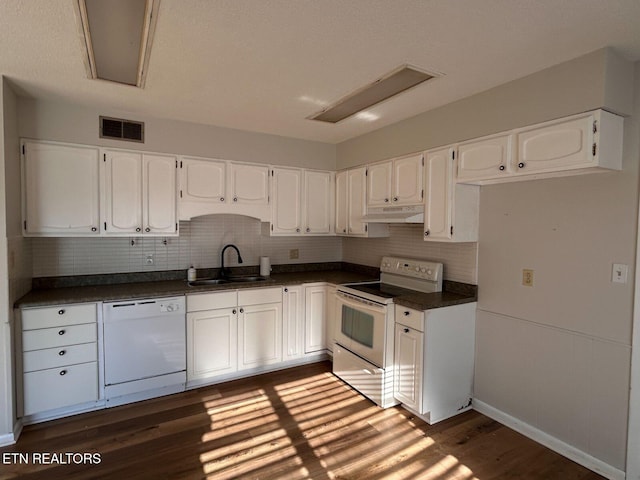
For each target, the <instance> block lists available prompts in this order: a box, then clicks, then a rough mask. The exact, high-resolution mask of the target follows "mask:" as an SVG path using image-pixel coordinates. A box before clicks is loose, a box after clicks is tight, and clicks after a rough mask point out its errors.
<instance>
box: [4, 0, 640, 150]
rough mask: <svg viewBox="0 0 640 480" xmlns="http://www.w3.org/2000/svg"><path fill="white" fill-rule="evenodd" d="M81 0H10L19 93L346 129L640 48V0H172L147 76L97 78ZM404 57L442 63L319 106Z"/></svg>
mask: <svg viewBox="0 0 640 480" xmlns="http://www.w3.org/2000/svg"><path fill="white" fill-rule="evenodd" d="M73 1H74V0H2V1H0V74H2V75H5V76H6V77H8V78H10V79H11V80H12V82H13V84H14V85H16V86H17V90H18V92H19V94H21V95H25V96H30V97H34V98H42V99H48V100H52V101H64V102H71V103H77V104H84V105H93V106H97V107H99V108H109V109H112V110H122V111H126V112H130V113H131V115H132V116H133V117H135V115H136V114H139V115H149V116H154V117H160V118H168V119H175V120H183V121H190V122H196V123H203V124H210V125H217V126H222V127H230V128H237V129H242V130H249V131H257V132H264V133H271V134H276V135H283V136H289V137H297V138H303V139H309V140H318V141H323V142H329V143H338V142H341V141H343V140H346V139H349V138H352V137H355V136H358V135H361V134H363V133H366V132H369V131H372V130H375V129H377V128H380V127H383V126H385V125H389V124H391V123H395V122H397V121H400V120H403V119H405V118H408V117H411V116H414V115H416V114H418V113H421V112H424V111H426V110H430V109H432V108H435V107H438V106H440V105H443V104H446V103H449V102H452V101H455V100H458V99H460V98H463V97H466V96H469V95H472V94H474V93H477V92H480V91H483V90H486V89H489V88H491V87H494V86H496V85H499V84H502V83H505V82H508V81H510V80H514V79H516V78H519V77H522V76H525V75H528V74H530V73H533V72H535V71H538V70H541V69H543V68H546V67H549V66H551V65H554V64H557V63H561V62H563V61H566V60H569V59H572V58H575V57H578V56H580V55H583V54H586V53H589V52H591V51H594V50H597V49H599V48H602V47H607V46H608V47H613V48H614V50H615V51H616V52H617V53H618V54H620V55H622V56H623V57H626V58H627V59H629V60H632V61H636V60H639V59H640V28H639V25H640V1H638V0H606V1H603V0H563V1H558V0H536V1H532V0H161V4H160V10H159V14H158V23H157V29H156V33H155V39H154V44H153V47H152V52H151V59H150V66H149V70H148V73H147V80H146V86H145V88H144V89H143V90H141V89H137V88H134V87H128V86H122V85H117V84H113V83H109V82H105V81H100V80H89V79H87V76H86V71H85V68H84V63H83V55H84V52H83V47H82V45H83V43H82V40H81V37H80V36H79V33H78V32H79V30H78V25H77V22H76V17H75V11H74V4H73ZM402 64H410V65H413V66H416V67H418V68H421V69H425V70H427V71H431V72H436V73H442V74H443V76H442V77H440V78H437V79H436V80H433V81H430V82H426V83H425V84H424V85H421V86H418V87H416V88H414V89H412V90H410V91H408V92H405V93H403V94H402V95H401V96H399V97H396V98H393V99H390V100H387V101H386V102H384V103H382V104H379V105H377V106H375V107H373V108H371V109H370V110H368V112H367V113H368V114H369V115H367V116H365V117H366V118H359V117H352V118H348V119H346V120H344V121H342V122H340V123H338V124H336V125H327V124H323V123H320V122H316V121H312V120H308V119H307V117H308V116H309V115H311V114H313V113H316V112H318V111H319V110H321V108H322V107H323V106H326V105H328V104H330V103H332V102H334V101H336V100H337V99H339V98H340V97H342V96H344V95H345V94H348V93H350V92H352V91H353V90H355V89H358V88H360V87H362V86H363V85H365V84H367V83H370V82H372V81H374V80H375V79H376V78H378V77H379V76H381V75H383V74H385V73H387V72H389V71H390V70H392V69H394V68H396V67H398V66H399V65H402Z"/></svg>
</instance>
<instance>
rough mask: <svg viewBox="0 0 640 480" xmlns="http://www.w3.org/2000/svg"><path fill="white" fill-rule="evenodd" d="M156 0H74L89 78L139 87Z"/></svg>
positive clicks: (151, 36) (153, 22)
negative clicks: (84, 47)
mask: <svg viewBox="0 0 640 480" xmlns="http://www.w3.org/2000/svg"><path fill="white" fill-rule="evenodd" d="M159 3H160V1H159V0H77V12H78V18H79V20H80V27H81V30H82V35H83V36H84V40H85V45H86V50H87V52H86V53H87V58H86V60H85V66H86V67H87V74H88V76H89V78H99V79H102V80H109V81H111V82H117V83H124V84H126V85H134V86H137V87H140V88H142V87H143V86H144V81H145V77H146V73H147V66H148V63H149V56H150V53H151V41H152V39H153V33H154V31H155V25H156V18H157V11H158V6H159Z"/></svg>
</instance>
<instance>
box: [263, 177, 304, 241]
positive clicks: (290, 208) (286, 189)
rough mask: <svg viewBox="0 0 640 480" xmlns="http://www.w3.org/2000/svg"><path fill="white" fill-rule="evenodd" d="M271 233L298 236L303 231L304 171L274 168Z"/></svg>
mask: <svg viewBox="0 0 640 480" xmlns="http://www.w3.org/2000/svg"><path fill="white" fill-rule="evenodd" d="M271 186H272V188H273V203H272V205H271V215H272V216H271V232H272V233H273V234H274V235H277V234H284V235H297V234H300V233H301V231H302V205H301V198H302V170H298V169H294V168H274V169H273V176H272V179H271Z"/></svg>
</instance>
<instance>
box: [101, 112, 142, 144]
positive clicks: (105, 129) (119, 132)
mask: <svg viewBox="0 0 640 480" xmlns="http://www.w3.org/2000/svg"><path fill="white" fill-rule="evenodd" d="M100 138H111V139H115V140H126V141H129V142H140V143H144V123H143V122H135V121H133V120H124V119H122V118H110V117H100Z"/></svg>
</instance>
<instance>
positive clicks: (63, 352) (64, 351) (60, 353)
mask: <svg viewBox="0 0 640 480" xmlns="http://www.w3.org/2000/svg"><path fill="white" fill-rule="evenodd" d="M65 353H67V351H66V350H60V351H59V352H58V355H60V356H61V357H62V356H64V354H65Z"/></svg>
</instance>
